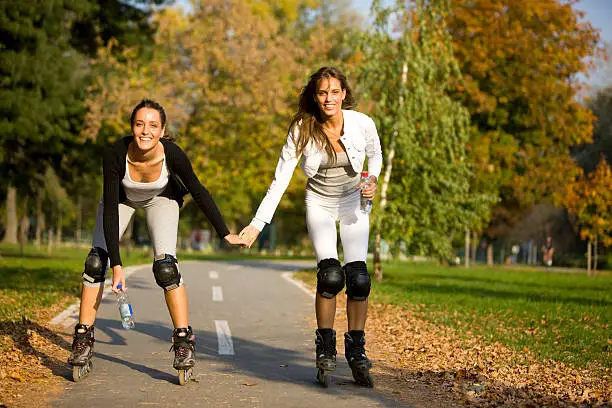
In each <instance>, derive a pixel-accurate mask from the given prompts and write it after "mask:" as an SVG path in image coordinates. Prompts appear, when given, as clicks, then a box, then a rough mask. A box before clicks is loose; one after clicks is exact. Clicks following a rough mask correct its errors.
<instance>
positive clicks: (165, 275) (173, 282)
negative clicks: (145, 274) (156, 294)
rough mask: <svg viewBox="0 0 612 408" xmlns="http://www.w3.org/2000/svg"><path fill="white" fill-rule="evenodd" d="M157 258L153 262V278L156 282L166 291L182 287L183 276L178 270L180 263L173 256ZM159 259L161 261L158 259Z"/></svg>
mask: <svg viewBox="0 0 612 408" xmlns="http://www.w3.org/2000/svg"><path fill="white" fill-rule="evenodd" d="M162 256H163V258H162V257H161V256H159V257H156V258H155V261H154V262H153V276H155V282H157V284H158V285H159V286H160V287H162V288H164V290H165V291H169V290H172V289H176V288H178V287H179V286H181V274H180V273H179V269H178V262H177V260H176V258H175V257H173V256H172V255H168V254H164V255H162ZM158 258H159V259H158Z"/></svg>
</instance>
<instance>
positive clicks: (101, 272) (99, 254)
mask: <svg viewBox="0 0 612 408" xmlns="http://www.w3.org/2000/svg"><path fill="white" fill-rule="evenodd" d="M107 264H108V253H107V252H106V251H105V250H103V249H102V248H98V247H94V248H91V251H89V254H88V255H87V258H86V259H85V269H84V270H83V275H82V276H83V279H85V280H86V281H87V282H90V283H100V282H104V278H105V277H106V266H107Z"/></svg>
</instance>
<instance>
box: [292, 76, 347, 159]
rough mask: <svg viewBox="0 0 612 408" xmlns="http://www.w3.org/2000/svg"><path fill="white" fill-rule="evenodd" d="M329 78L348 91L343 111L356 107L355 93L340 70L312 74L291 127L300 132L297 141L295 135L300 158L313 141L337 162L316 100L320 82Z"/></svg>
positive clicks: (343, 103)
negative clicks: (338, 82) (335, 80)
mask: <svg viewBox="0 0 612 408" xmlns="http://www.w3.org/2000/svg"><path fill="white" fill-rule="evenodd" d="M329 78H336V79H337V80H338V81H340V85H341V87H342V89H343V90H345V91H346V96H345V97H344V100H343V101H342V109H351V108H352V107H354V106H355V98H354V97H353V91H352V90H351V87H350V86H349V84H348V81H347V80H346V76H344V74H343V73H342V71H340V70H339V69H338V68H334V67H322V68H319V70H318V71H317V72H315V73H314V74H312V75H311V76H310V80H309V81H308V83H307V84H306V86H305V87H304V89H302V93H301V94H300V99H299V102H298V110H297V112H296V113H295V115H293V119H292V120H291V124H290V125H289V132H292V131H293V130H294V129H296V128H297V129H298V130H299V133H298V136H297V139H296V138H295V133H294V142H295V153H296V155H298V156H299V155H300V154H302V153H303V152H304V149H305V148H306V146H307V145H308V143H309V142H310V141H311V140H312V141H314V142H315V144H316V145H317V146H318V147H320V148H321V147H322V148H324V149H325V151H326V152H327V154H328V155H329V157H330V158H332V160H334V161H335V158H336V152H335V151H334V148H333V147H332V144H331V142H330V141H329V139H328V138H327V136H326V135H325V131H324V130H323V117H322V116H321V111H320V109H319V105H318V104H317V98H316V94H317V85H318V84H319V81H320V80H322V79H329Z"/></svg>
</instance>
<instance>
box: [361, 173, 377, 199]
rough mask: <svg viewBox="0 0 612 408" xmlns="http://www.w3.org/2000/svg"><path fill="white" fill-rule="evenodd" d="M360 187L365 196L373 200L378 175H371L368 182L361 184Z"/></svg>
mask: <svg viewBox="0 0 612 408" xmlns="http://www.w3.org/2000/svg"><path fill="white" fill-rule="evenodd" d="M359 187H360V188H361V194H363V196H364V197H365V198H368V199H370V200H373V199H374V196H375V195H376V176H370V180H369V181H368V183H364V184H361V185H360V186H359Z"/></svg>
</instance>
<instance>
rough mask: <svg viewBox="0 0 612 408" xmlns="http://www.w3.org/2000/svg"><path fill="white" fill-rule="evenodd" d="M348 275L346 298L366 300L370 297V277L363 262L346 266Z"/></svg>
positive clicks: (345, 270)
mask: <svg viewBox="0 0 612 408" xmlns="http://www.w3.org/2000/svg"><path fill="white" fill-rule="evenodd" d="M344 273H345V274H346V296H348V298H349V299H352V300H366V299H367V298H368V296H369V295H370V275H368V267H367V266H366V263H365V262H363V261H355V262H349V263H347V264H346V265H344Z"/></svg>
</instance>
